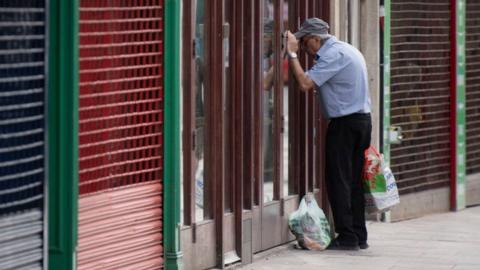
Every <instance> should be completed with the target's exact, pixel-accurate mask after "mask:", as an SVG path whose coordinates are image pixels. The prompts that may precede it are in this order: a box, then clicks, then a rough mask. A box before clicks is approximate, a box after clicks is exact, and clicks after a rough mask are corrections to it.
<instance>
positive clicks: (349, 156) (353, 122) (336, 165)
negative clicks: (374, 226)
mask: <svg viewBox="0 0 480 270" xmlns="http://www.w3.org/2000/svg"><path fill="white" fill-rule="evenodd" d="M371 132H372V119H371V117H370V114H360V113H356V114H351V115H348V116H343V117H339V118H334V119H331V120H330V123H329V124H328V129H327V137H326V145H325V148H326V159H325V165H326V166H325V167H326V168H325V177H326V184H327V194H328V199H329V201H330V205H331V207H332V213H333V219H334V222H335V232H337V233H338V236H337V240H338V241H339V242H340V243H341V244H343V245H357V244H359V243H366V241H367V228H366V226H365V201H364V197H363V188H362V181H361V178H362V169H363V163H364V151H365V150H366V149H367V148H368V147H369V146H370V140H371Z"/></svg>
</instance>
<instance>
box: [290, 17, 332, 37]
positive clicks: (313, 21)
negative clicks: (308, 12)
mask: <svg viewBox="0 0 480 270" xmlns="http://www.w3.org/2000/svg"><path fill="white" fill-rule="evenodd" d="M329 28H330V26H328V23H326V22H325V21H323V20H321V19H319V18H308V19H306V20H305V21H304V22H303V23H302V26H300V29H298V31H297V32H296V33H295V34H294V35H295V37H296V38H297V39H300V38H302V37H303V36H306V35H317V36H320V35H328V29H329Z"/></svg>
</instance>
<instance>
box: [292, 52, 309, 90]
mask: <svg viewBox="0 0 480 270" xmlns="http://www.w3.org/2000/svg"><path fill="white" fill-rule="evenodd" d="M288 64H289V65H290V69H291V70H292V72H293V75H294V76H295V79H296V80H297V82H298V85H299V86H300V90H302V91H308V90H310V89H312V88H313V83H312V80H310V78H308V76H307V74H306V73H305V71H303V68H302V66H301V65H300V61H298V59H297V58H294V59H289V61H288Z"/></svg>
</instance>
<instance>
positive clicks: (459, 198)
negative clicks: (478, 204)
mask: <svg viewBox="0 0 480 270" xmlns="http://www.w3.org/2000/svg"><path fill="white" fill-rule="evenodd" d="M456 9H457V14H456V20H457V23H456V26H457V29H456V32H457V36H456V40H457V45H456V47H457V56H456V58H457V68H456V69H457V70H456V72H457V84H456V88H457V89H456V99H457V106H456V115H457V118H456V126H457V136H456V143H457V153H456V154H457V158H456V161H457V163H456V171H457V175H456V207H455V208H456V209H455V210H460V209H464V208H465V207H466V201H465V192H466V191H465V175H466V134H465V133H466V124H465V123H466V119H465V118H466V116H465V114H466V111H465V110H466V108H465V107H466V105H465V102H466V100H465V67H466V59H465V34H466V33H465V20H466V18H465V17H466V15H467V12H466V3H465V0H456Z"/></svg>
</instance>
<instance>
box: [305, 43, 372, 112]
mask: <svg viewBox="0 0 480 270" xmlns="http://www.w3.org/2000/svg"><path fill="white" fill-rule="evenodd" d="M316 61H317V62H316V63H315V65H314V66H313V67H312V68H311V69H310V70H308V71H307V76H308V77H309V78H310V79H311V80H312V81H313V82H314V83H315V87H316V90H317V91H318V92H319V95H318V96H319V97H320V102H321V104H322V110H323V113H324V115H325V117H327V118H336V117H341V116H345V115H349V114H352V113H358V112H360V113H369V112H371V109H370V94H369V90H368V77H367V65H366V64H365V59H364V58H363V55H362V54H361V53H360V52H359V51H358V50H357V49H356V48H355V47H353V46H352V45H350V44H347V43H345V42H342V41H339V40H337V39H336V38H335V37H333V36H332V37H330V38H329V39H328V40H327V41H326V42H325V44H323V46H322V47H321V48H320V50H318V52H317V55H316Z"/></svg>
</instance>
